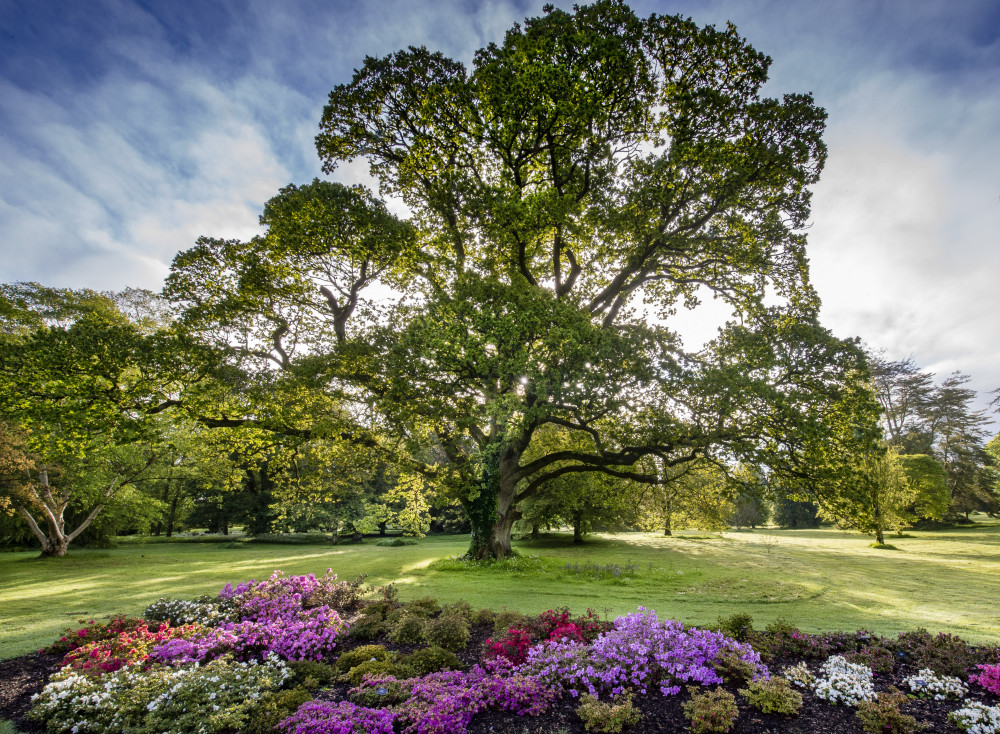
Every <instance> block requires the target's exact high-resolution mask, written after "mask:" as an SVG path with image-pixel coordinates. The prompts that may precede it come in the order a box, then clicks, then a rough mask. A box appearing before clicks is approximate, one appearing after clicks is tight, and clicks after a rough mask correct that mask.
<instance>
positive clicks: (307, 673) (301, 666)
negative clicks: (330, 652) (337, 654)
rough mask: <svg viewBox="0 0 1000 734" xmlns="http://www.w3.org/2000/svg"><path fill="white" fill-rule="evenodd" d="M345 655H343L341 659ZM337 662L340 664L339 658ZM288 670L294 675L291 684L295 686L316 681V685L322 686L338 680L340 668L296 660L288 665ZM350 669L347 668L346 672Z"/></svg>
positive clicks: (316, 662) (313, 661)
mask: <svg viewBox="0 0 1000 734" xmlns="http://www.w3.org/2000/svg"><path fill="white" fill-rule="evenodd" d="M342 657H343V655H341V658H342ZM337 662H338V663H339V662H340V659H339V658H338V660H337ZM288 669H289V670H290V671H291V673H292V678H291V682H292V683H293V684H295V685H304V684H305V682H306V680H312V681H315V684H316V685H319V686H322V685H327V684H329V683H333V681H334V680H336V678H337V672H338V671H340V668H339V667H338V666H336V665H329V664H328V663H321V662H319V661H318V660H296V661H294V662H291V663H289V664H288ZM349 669H350V668H346V669H345V670H344V671H341V672H346V671H347V670H349Z"/></svg>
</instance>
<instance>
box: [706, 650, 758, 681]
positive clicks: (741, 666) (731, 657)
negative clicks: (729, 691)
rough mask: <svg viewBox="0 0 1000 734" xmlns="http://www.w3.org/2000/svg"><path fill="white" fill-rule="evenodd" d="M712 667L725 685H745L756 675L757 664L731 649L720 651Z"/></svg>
mask: <svg viewBox="0 0 1000 734" xmlns="http://www.w3.org/2000/svg"><path fill="white" fill-rule="evenodd" d="M712 667H713V668H714V669H715V672H716V673H718V674H719V677H720V678H722V680H723V682H724V683H725V684H726V685H727V686H745V685H746V684H747V683H749V682H750V681H752V680H753V677H754V676H755V675H757V666H756V665H755V664H754V663H752V662H750V661H749V660H744V659H743V658H741V657H740V656H739V655H738V654H737V653H735V652H733V651H732V650H726V651H725V652H722V653H720V654H719V655H718V657H716V658H715V661H714V662H713V663H712Z"/></svg>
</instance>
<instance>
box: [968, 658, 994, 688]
mask: <svg viewBox="0 0 1000 734" xmlns="http://www.w3.org/2000/svg"><path fill="white" fill-rule="evenodd" d="M976 667H978V668H979V669H980V670H981V671H982V672H981V673H978V674H976V675H972V676H969V680H971V681H972V682H973V683H978V684H979V685H981V686H982V687H983V688H985V689H986V690H987V691H989V692H990V693H993V694H995V695H997V696H1000V663H997V664H996V665H979V666H976Z"/></svg>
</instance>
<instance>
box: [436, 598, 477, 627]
mask: <svg viewBox="0 0 1000 734" xmlns="http://www.w3.org/2000/svg"><path fill="white" fill-rule="evenodd" d="M441 614H442V615H446V614H447V615H451V614H457V615H458V616H459V617H461V618H462V619H464V620H465V621H466V622H468V623H469V624H472V618H473V616H475V611H474V610H473V609H472V605H471V604H469V602H467V601H456V602H454V603H452V604H446V605H445V606H444V607H443V608H442V609H441Z"/></svg>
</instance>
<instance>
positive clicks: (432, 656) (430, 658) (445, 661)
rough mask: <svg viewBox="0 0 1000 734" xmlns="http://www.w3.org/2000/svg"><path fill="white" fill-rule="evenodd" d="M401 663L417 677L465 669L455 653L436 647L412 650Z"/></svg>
mask: <svg viewBox="0 0 1000 734" xmlns="http://www.w3.org/2000/svg"><path fill="white" fill-rule="evenodd" d="M402 662H404V663H405V664H406V665H409V666H410V667H412V668H413V669H414V670H415V671H416V672H417V675H427V674H428V673H436V672H437V671H439V670H461V669H462V668H464V667H465V666H464V665H462V661H461V660H459V659H458V656H457V655H455V653H453V652H450V651H449V650H446V649H444V648H442V647H438V646H437V645H432V646H430V647H422V648H420V649H419V650H414V651H413V652H412V653H410V654H409V655H407V656H406V657H405V658H403V660H402Z"/></svg>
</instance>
